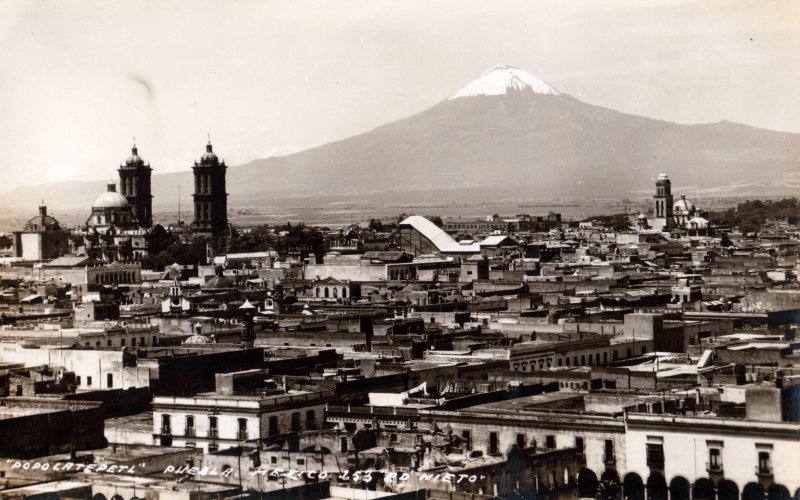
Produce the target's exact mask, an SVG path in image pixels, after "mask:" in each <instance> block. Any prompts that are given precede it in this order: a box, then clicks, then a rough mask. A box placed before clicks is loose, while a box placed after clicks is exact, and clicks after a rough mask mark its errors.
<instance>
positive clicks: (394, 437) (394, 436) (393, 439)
mask: <svg viewBox="0 0 800 500" xmlns="http://www.w3.org/2000/svg"><path fill="white" fill-rule="evenodd" d="M389 442H391V443H396V442H397V434H395V433H394V432H393V433H391V434H390V435H389Z"/></svg>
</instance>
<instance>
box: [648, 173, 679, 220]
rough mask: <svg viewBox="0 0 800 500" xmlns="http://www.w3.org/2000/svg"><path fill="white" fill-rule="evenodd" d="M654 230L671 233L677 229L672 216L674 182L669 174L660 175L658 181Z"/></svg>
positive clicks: (654, 199)
mask: <svg viewBox="0 0 800 500" xmlns="http://www.w3.org/2000/svg"><path fill="white" fill-rule="evenodd" d="M653 203H654V211H653V214H654V215H653V224H652V227H653V229H656V230H658V231H669V230H670V229H673V228H674V227H675V218H674V217H673V214H672V206H673V204H672V182H670V180H669V177H667V174H659V175H658V179H657V180H656V194H655V196H653Z"/></svg>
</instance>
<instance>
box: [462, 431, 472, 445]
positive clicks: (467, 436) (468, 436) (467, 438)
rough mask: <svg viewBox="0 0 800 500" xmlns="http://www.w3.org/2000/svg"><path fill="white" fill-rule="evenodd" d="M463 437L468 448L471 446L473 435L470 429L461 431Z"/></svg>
mask: <svg viewBox="0 0 800 500" xmlns="http://www.w3.org/2000/svg"><path fill="white" fill-rule="evenodd" d="M461 439H462V440H463V441H464V442H465V443H466V445H467V448H469V447H470V443H471V442H472V435H471V434H470V432H469V431H461Z"/></svg>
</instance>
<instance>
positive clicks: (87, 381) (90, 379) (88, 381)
mask: <svg viewBox="0 0 800 500" xmlns="http://www.w3.org/2000/svg"><path fill="white" fill-rule="evenodd" d="M86 385H87V386H90V385H92V377H86Z"/></svg>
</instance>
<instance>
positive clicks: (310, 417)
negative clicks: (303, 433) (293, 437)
mask: <svg viewBox="0 0 800 500" xmlns="http://www.w3.org/2000/svg"><path fill="white" fill-rule="evenodd" d="M314 420H315V418H314V410H308V411H307V412H306V429H307V430H314V429H315V428H316V427H317V425H316V423H315V421H314Z"/></svg>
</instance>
